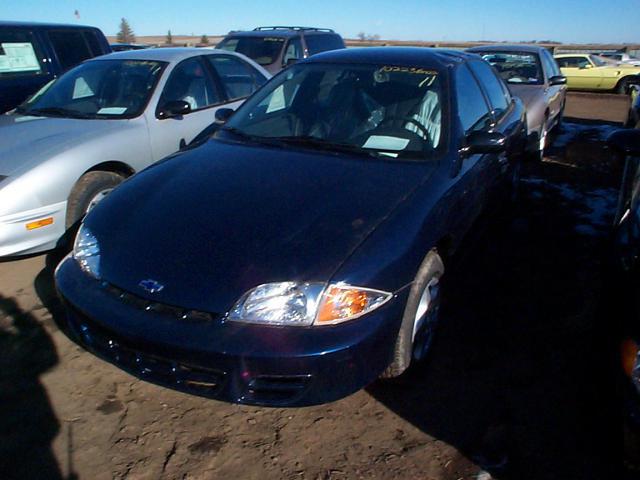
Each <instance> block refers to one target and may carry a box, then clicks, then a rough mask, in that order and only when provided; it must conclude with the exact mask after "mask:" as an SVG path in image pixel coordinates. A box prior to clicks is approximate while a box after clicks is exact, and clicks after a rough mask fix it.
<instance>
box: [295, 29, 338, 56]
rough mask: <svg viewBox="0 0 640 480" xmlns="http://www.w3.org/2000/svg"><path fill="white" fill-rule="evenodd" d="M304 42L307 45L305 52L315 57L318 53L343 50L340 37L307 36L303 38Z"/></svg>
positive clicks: (330, 35)
mask: <svg viewBox="0 0 640 480" xmlns="http://www.w3.org/2000/svg"><path fill="white" fill-rule="evenodd" d="M304 41H305V42H306V44H307V50H308V51H309V55H315V54H316V53H320V52H327V51H329V50H338V49H340V48H344V42H343V41H342V38H340V36H338V35H336V34H333V33H330V34H309V35H305V36H304Z"/></svg>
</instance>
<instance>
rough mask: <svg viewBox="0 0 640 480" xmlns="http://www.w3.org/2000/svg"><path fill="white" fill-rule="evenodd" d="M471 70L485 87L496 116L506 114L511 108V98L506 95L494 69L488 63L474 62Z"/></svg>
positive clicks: (471, 64)
mask: <svg viewBox="0 0 640 480" xmlns="http://www.w3.org/2000/svg"><path fill="white" fill-rule="evenodd" d="M469 66H470V67H471V70H472V71H473V73H474V74H475V76H476V77H477V78H478V81H479V82H480V84H481V85H483V86H484V89H485V91H486V92H487V96H488V97H489V102H490V103H491V108H492V110H493V113H494V114H495V115H496V116H499V115H501V114H502V113H504V112H505V111H506V110H507V108H509V102H510V100H511V98H508V97H507V96H506V95H505V90H504V86H503V85H502V82H501V81H500V80H498V77H497V75H496V74H495V73H494V70H493V68H492V67H491V66H490V65H489V64H488V63H487V62H478V61H472V62H469Z"/></svg>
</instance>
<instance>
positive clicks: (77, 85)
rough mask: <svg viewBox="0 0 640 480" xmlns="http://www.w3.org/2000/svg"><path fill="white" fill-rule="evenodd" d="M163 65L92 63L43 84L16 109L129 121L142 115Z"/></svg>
mask: <svg viewBox="0 0 640 480" xmlns="http://www.w3.org/2000/svg"><path fill="white" fill-rule="evenodd" d="M164 66H165V63H164V62H153V61H147V60H94V61H89V62H85V63H83V64H81V65H79V66H77V67H76V68H74V69H72V70H70V71H69V72H67V73H65V74H64V75H63V76H61V77H60V78H59V79H57V80H55V81H53V82H51V83H49V84H48V85H45V86H44V87H43V88H42V89H40V91H38V92H37V93H36V94H35V95H33V96H32V97H31V98H29V99H28V100H27V101H26V102H25V103H23V104H22V105H21V106H20V107H18V108H17V109H16V111H17V112H18V113H21V114H25V115H41V116H52V117H68V118H133V117H136V116H138V115H140V114H141V113H142V111H143V110H144V108H145V106H146V105H147V102H148V101H149V98H150V96H151V93H152V92H153V90H154V88H155V85H156V83H157V81H158V79H159V78H160V74H161V72H162V69H163V68H164Z"/></svg>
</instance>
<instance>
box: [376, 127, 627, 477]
mask: <svg viewBox="0 0 640 480" xmlns="http://www.w3.org/2000/svg"><path fill="white" fill-rule="evenodd" d="M608 128H609V127H608V126H600V127H597V126H594V125H590V124H588V123H585V124H577V123H570V124H566V125H565V127H564V128H563V130H562V131H561V132H560V134H559V135H558V138H557V141H556V142H555V143H554V146H553V148H551V149H550V152H548V153H549V154H550V157H551V158H550V159H549V160H550V161H547V162H544V163H542V164H537V165H535V164H533V165H532V164H528V165H527V166H526V168H525V170H526V172H525V175H524V177H523V181H522V190H523V191H522V193H523V195H522V198H521V204H520V205H519V206H518V208H517V210H518V213H517V214H516V215H515V219H512V220H511V221H509V222H508V224H497V223H494V224H489V225H488V226H486V225H485V228H483V229H481V230H480V229H479V231H478V232H474V234H473V235H472V236H471V237H470V238H468V239H467V240H466V242H465V245H464V246H463V247H462V248H461V250H460V254H461V257H462V258H460V259H459V260H458V261H457V262H456V263H455V264H454V265H453V266H450V268H449V270H448V272H447V279H446V282H444V285H443V305H442V317H441V323H440V328H439V330H438V332H437V333H438V335H437V337H436V340H435V341H434V346H433V350H432V351H431V352H430V357H429V359H428V360H427V361H426V362H425V363H423V364H421V365H418V366H416V367H415V368H413V369H412V370H410V371H409V372H408V373H407V374H406V376H405V377H404V378H402V379H401V380H400V381H399V382H398V383H397V384H395V385H392V386H389V385H381V384H379V383H378V384H374V385H373V386H372V387H370V388H369V391H370V393H371V394H372V395H373V396H374V397H375V398H376V399H378V400H379V401H381V402H382V403H383V404H385V405H386V406H387V407H389V408H390V409H391V410H393V411H394V412H396V413H397V414H399V415H400V416H402V417H403V418H405V419H406V420H408V421H410V422H411V423H412V424H414V425H415V426H417V427H418V428H420V429H421V430H422V431H424V432H426V433H427V434H429V435H432V436H434V437H436V438H438V439H441V440H444V441H445V442H447V443H449V444H451V445H453V446H455V447H456V448H458V449H459V450H460V451H461V452H462V453H463V454H465V455H466V456H468V457H470V458H472V459H474V460H475V461H476V463H478V464H481V465H483V466H484V467H485V468H486V469H487V470H489V471H490V472H491V473H492V474H493V475H494V477H495V478H500V479H517V480H526V479H536V480H540V479H562V480H573V479H576V480H578V479H580V480H591V479H594V480H595V479H598V480H603V479H612V478H621V476H620V475H618V472H617V469H618V468H621V465H622V459H621V453H620V452H621V451H622V444H621V442H622V440H621V428H622V427H621V417H620V415H619V406H618V405H619V404H618V403H617V402H618V398H617V390H616V381H615V379H616V372H617V371H616V369H615V359H616V353H617V349H616V335H617V332H618V318H617V317H616V314H615V312H614V311H613V310H612V309H611V306H610V305H609V304H608V303H607V302H608V295H606V294H605V288H604V287H605V285H606V283H607V282H608V281H609V280H610V279H609V278H605V277H606V274H605V273H604V272H605V271H606V265H605V263H604V262H603V259H606V258H607V255H608V253H609V251H610V249H609V242H610V233H611V232H610V225H611V220H612V216H613V213H614V209H615V201H616V190H615V186H616V185H617V182H618V180H617V176H618V174H619V172H618V167H617V166H616V165H613V166H612V165H611V163H610V162H608V160H607V159H608V153H607V152H606V150H605V149H604V145H603V142H602V140H603V138H604V137H605V136H606V134H607V133H608ZM576 160H579V161H576Z"/></svg>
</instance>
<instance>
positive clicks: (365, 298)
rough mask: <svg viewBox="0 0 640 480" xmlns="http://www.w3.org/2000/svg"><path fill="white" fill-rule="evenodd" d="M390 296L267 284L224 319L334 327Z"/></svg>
mask: <svg viewBox="0 0 640 480" xmlns="http://www.w3.org/2000/svg"><path fill="white" fill-rule="evenodd" d="M391 296H392V294H391V293H388V292H382V291H379V290H372V289H369V288H361V287H353V286H350V285H344V284H330V285H328V286H325V284H323V283H300V284H299V283H295V282H280V283H267V284H264V285H260V286H258V287H256V288H254V289H253V290H250V291H249V292H247V293H246V294H244V295H243V296H242V298H241V299H240V300H239V301H238V302H237V303H236V304H235V306H234V307H233V308H232V309H231V311H230V312H229V315H228V316H227V319H228V320H231V321H235V322H245V323H261V324H267V325H287V326H289V325H290V326H311V325H334V324H337V323H342V322H346V321H349V320H353V319H355V318H358V317H360V316H362V315H365V314H366V313H369V312H371V311H372V310H375V309H376V308H378V307H380V306H381V305H383V304H384V303H386V302H387V301H388V300H389V299H390V298H391Z"/></svg>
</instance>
